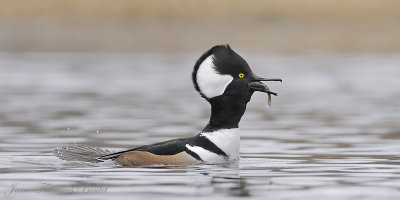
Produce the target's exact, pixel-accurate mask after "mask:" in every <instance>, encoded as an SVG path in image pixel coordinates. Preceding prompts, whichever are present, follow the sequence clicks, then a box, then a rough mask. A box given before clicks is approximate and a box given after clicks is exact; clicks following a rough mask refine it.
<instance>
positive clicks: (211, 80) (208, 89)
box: [196, 55, 233, 98]
mask: <svg viewBox="0 0 400 200" xmlns="http://www.w3.org/2000/svg"><path fill="white" fill-rule="evenodd" d="M196 79H197V85H198V86H199V88H200V91H201V93H203V94H204V96H206V97H207V98H213V97H216V96H219V95H221V94H223V93H224V91H225V89H226V87H227V86H228V85H229V83H231V81H232V80H233V77H232V76H230V75H221V74H218V72H217V71H216V70H215V66H214V63H213V55H211V56H208V57H207V58H206V59H205V60H204V61H203V62H202V63H201V65H200V67H199V69H198V70H197V74H196Z"/></svg>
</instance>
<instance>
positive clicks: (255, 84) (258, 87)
mask: <svg viewBox="0 0 400 200" xmlns="http://www.w3.org/2000/svg"><path fill="white" fill-rule="evenodd" d="M261 81H280V82H282V79H266V78H261V77H258V76H255V77H254V78H253V80H252V82H250V83H249V87H250V89H251V90H253V91H259V92H265V93H267V94H268V107H271V94H272V95H274V96H278V94H277V93H275V92H272V91H270V90H269V88H268V86H267V85H265V84H264V83H262V82H261Z"/></svg>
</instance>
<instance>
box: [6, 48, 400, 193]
mask: <svg viewBox="0 0 400 200" xmlns="http://www.w3.org/2000/svg"><path fill="white" fill-rule="evenodd" d="M243 56H244V57H245V58H246V59H247V60H248V62H249V64H250V65H251V66H252V69H254V71H255V72H256V73H258V74H263V75H264V74H265V75H266V76H267V77H269V76H272V75H273V76H276V77H282V79H283V80H284V82H283V83H282V84H273V83H271V84H272V85H271V88H274V90H276V91H279V96H278V97H276V98H274V99H273V102H272V108H271V109H270V110H267V109H266V108H265V106H266V97H265V95H257V94H255V95H254V97H253V99H252V101H251V102H250V103H249V104H248V108H247V112H246V114H245V115H244V116H243V119H242V122H241V124H240V126H241V139H242V140H241V159H240V161H239V162H238V163H237V164H233V165H199V166H186V167H145V168H122V167H119V166H117V165H115V163H112V162H105V163H99V164H90V163H81V162H65V161H62V160H59V159H57V158H55V157H54V156H52V155H51V152H52V150H53V149H54V148H55V147H56V146H61V145H64V144H74V143H76V144H85V145H90V146H97V147H104V148H110V149H111V150H121V149H126V148H132V147H134V146H139V145H143V144H148V143H154V142H159V141H164V140H167V139H172V138H177V137H185V136H191V135H195V134H196V133H197V132H198V131H200V130H201V128H202V127H203V126H204V125H205V124H206V123H207V121H208V116H209V107H208V105H207V103H206V102H205V101H204V100H202V99H201V98H200V97H199V96H198V94H197V93H196V92H195V91H194V89H193V86H192V83H191V79H190V78H191V77H190V74H191V70H192V66H193V64H194V63H193V62H194V60H196V59H197V54H189V53H187V54H173V53H171V54H165V55H159V54H140V55H139V54H134V55H132V54H62V53H39V54H27V53H13V54H7V53H3V54H0V58H1V59H0V94H1V97H0V103H1V105H2V106H1V107H0V189H1V191H0V196H1V198H2V199H3V196H4V195H6V193H7V191H9V190H10V188H11V187H12V186H13V185H16V187H18V188H21V189H28V190H27V191H25V192H18V193H17V192H16V193H13V194H9V195H8V196H7V197H5V198H8V199H27V198H28V197H29V198H30V199H55V198H57V199H60V198H65V199H67V198H68V199H111V198H112V199H114V198H116V199H128V198H129V199H131V198H149V197H150V198H171V199H172V198H174V199H175V198H177V197H183V198H189V197H190V198H214V197H216V198H221V199H223V198H230V197H232V196H246V197H249V198H265V199H293V198H296V199H327V198H329V199H359V198H364V197H365V198H366V199H396V198H398V197H400V173H399V171H400V167H399V155H400V145H399V139H400V136H399V135H400V132H399V130H400V124H399V123H398V122H399V120H400V115H399V113H400V101H398V99H399V98H400V93H399V90H398V88H400V82H399V81H398V76H399V74H400V68H399V67H398V63H400V59H399V58H400V56H398V55H396V54H380V55H378V54H376V55H374V54H369V55H351V54H350V55H349V54H346V55H344V54H340V55H339V54H338V55H332V54H331V55H312V54H310V55H269V54H251V55H246V54H243ZM272 78H273V77H272ZM43 184H45V185H46V186H48V187H47V189H46V191H45V192H40V190H41V189H40V187H39V186H41V185H43ZM82 186H88V187H89V188H90V186H93V187H92V188H95V187H94V186H101V187H106V188H107V191H106V192H86V193H84V192H64V191H61V188H82ZM42 190H43V189H42ZM2 195H3V196H2Z"/></svg>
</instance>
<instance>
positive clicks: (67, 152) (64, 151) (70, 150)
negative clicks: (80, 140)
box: [53, 145, 111, 163]
mask: <svg viewBox="0 0 400 200" xmlns="http://www.w3.org/2000/svg"><path fill="white" fill-rule="evenodd" d="M110 153H111V151H109V150H107V149H100V148H95V147H88V146H79V145H67V146H62V147H57V148H56V149H55V150H54V152H53V154H54V155H55V156H57V157H58V158H60V159H62V160H68V161H84V162H91V163H98V162H102V161H101V160H98V159H97V158H99V157H101V156H105V155H108V154H110Z"/></svg>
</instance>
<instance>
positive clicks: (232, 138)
mask: <svg viewBox="0 0 400 200" xmlns="http://www.w3.org/2000/svg"><path fill="white" fill-rule="evenodd" d="M200 134H201V135H203V136H204V137H206V138H207V139H209V140H210V141H211V142H212V143H214V144H215V145H216V146H217V147H219V148H220V149H221V150H222V151H223V152H225V153H226V155H228V156H229V159H230V160H231V159H238V158H239V149H240V134H239V129H238V128H232V129H221V130H218V131H214V132H206V133H200Z"/></svg>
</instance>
